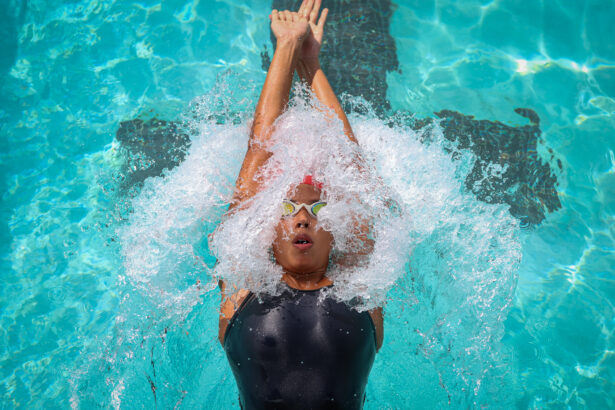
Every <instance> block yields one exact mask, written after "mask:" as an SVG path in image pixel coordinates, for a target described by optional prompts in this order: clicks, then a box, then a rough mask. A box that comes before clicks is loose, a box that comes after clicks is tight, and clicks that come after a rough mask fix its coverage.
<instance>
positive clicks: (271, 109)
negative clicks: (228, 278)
mask: <svg viewBox="0 0 615 410" xmlns="http://www.w3.org/2000/svg"><path fill="white" fill-rule="evenodd" d="M299 12H301V9H300V10H299ZM303 15H305V13H303ZM269 17H270V19H271V30H272V31H273V34H274V35H275V37H276V39H277V48H276V50H275V53H274V54H273V60H272V61H271V65H270V66H269V71H268V72H267V78H266V79H265V85H263V89H262V91H261V95H260V98H259V100H258V103H257V104H256V110H255V112H254V121H253V123H252V129H251V131H250V139H249V142H248V151H247V152H246V156H245V157H244V159H243V164H242V165H241V170H240V171H239V176H238V178H237V182H236V183H235V194H234V196H233V201H232V202H231V205H230V207H229V211H230V210H232V209H233V208H235V207H237V206H238V205H240V204H241V203H242V202H243V201H245V200H246V199H249V198H251V197H252V196H254V194H256V193H257V192H258V191H259V189H260V186H261V184H262V182H263V181H259V180H257V175H258V170H259V168H260V167H261V166H262V165H263V164H264V163H265V162H266V161H267V159H269V157H270V156H271V153H270V152H269V151H268V150H267V141H268V140H269V138H270V137H271V133H272V132H273V124H274V122H275V120H276V119H277V118H278V117H279V116H280V114H282V112H283V111H284V108H285V107H286V104H287V103H288V96H289V94H290V87H291V84H292V80H293V74H294V72H295V69H296V64H297V58H298V55H299V50H300V48H301V45H302V43H303V40H304V39H305V37H306V36H307V34H308V32H309V30H310V26H309V24H308V20H307V17H302V16H301V15H300V13H296V12H290V11H280V12H278V11H277V10H273V11H272V12H271V15H270V16H269ZM219 286H220V291H221V293H222V303H221V306H220V317H219V328H218V338H219V340H220V343H224V334H225V332H226V328H227V327H228V324H229V322H230V320H231V318H232V317H233V314H234V313H235V310H237V308H239V306H240V305H241V303H242V302H243V300H244V299H245V298H246V297H247V295H248V294H249V292H248V291H247V290H246V289H236V288H229V287H228V286H227V284H226V283H225V282H224V281H222V280H220V281H219Z"/></svg>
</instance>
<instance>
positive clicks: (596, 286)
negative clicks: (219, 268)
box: [0, 0, 615, 409]
mask: <svg viewBox="0 0 615 410" xmlns="http://www.w3.org/2000/svg"><path fill="white" fill-rule="evenodd" d="M6 3H7V4H6V6H5V7H4V8H3V9H2V10H0V22H2V36H0V45H1V48H0V49H1V50H2V51H1V52H0V89H1V90H0V119H1V123H0V130H1V133H2V137H1V139H0V144H2V151H1V152H2V154H1V155H2V157H1V158H2V159H1V162H0V173H1V176H2V178H1V179H0V193H1V194H2V206H1V208H0V211H1V215H2V218H1V220H2V223H1V224H0V236H1V239H2V240H0V255H1V257H2V259H1V263H2V272H3V276H2V278H3V286H2V287H1V288H0V309H1V317H0V395H1V397H2V408H13V407H25V408H66V407H69V406H72V407H76V408H93V407H101V406H102V407H115V408H120V407H121V408H153V407H155V406H157V407H159V408H172V407H178V408H233V407H234V408H238V402H237V390H236V387H235V383H234V380H233V377H232V374H231V372H230V368H229V367H228V365H227V363H226V357H225V356H224V353H223V351H222V349H221V348H220V346H219V344H218V342H217V306H218V303H219V293H218V291H217V288H216V286H217V281H216V279H215V277H214V276H215V274H216V273H220V272H216V271H215V266H214V265H215V257H214V253H216V254H217V255H218V256H219V257H221V258H223V257H224V255H230V254H231V253H232V246H233V243H232V241H231V243H230V245H229V246H230V247H229V248H228V249H221V248H220V244H219V243H218V244H217V245H216V242H215V238H214V237H212V236H211V235H210V234H211V233H212V232H214V231H215V229H216V227H218V225H219V223H220V221H221V218H222V215H223V214H224V211H225V206H226V204H227V202H228V199H229V195H230V193H231V191H232V186H233V182H234V178H235V177H236V175H237V173H238V171H239V167H240V165H241V159H242V157H243V154H244V152H245V146H246V141H247V133H248V130H249V125H250V121H251V115H252V112H253V108H254V105H255V103H256V99H257V98H258V92H259V88H260V86H261V85H262V83H263V81H264V77H265V70H264V68H266V67H267V64H268V61H269V58H270V57H271V51H272V48H273V46H272V44H271V41H270V35H269V29H268V18H267V15H268V12H269V10H270V6H271V4H269V3H267V2H260V1H252V2H250V1H244V2H238V1H237V2H234V1H216V2H213V1H212V2H210V1H203V0H201V1H200V2H199V1H185V0H177V1H165V2H162V3H160V2H157V1H140V2H125V1H95V0H90V1H74V2H65V3H63V2H60V1H37V0H30V1H27V2H20V1H17V0H9V1H8V2H6ZM285 4H287V3H285V2H283V1H278V0H275V1H274V5H275V6H276V7H282V6H284V5H285ZM344 4H345V3H343V2H339V1H338V2H326V1H325V5H326V6H328V7H330V8H331V11H332V12H331V17H330V20H331V21H330V25H331V27H330V30H329V35H330V37H329V39H328V40H327V43H326V44H325V46H324V49H323V53H325V56H323V65H324V66H325V68H327V70H328V71H327V72H329V73H330V76H331V78H332V82H333V83H334V86H335V87H336V89H337V90H338V91H340V92H342V91H345V92H347V93H350V94H354V96H352V95H347V96H346V97H344V99H343V100H344V104H345V107H346V108H347V109H348V110H349V112H351V115H350V119H351V122H352V125H353V127H354V129H355V132H356V134H357V137H358V139H359V141H360V144H361V146H362V149H363V151H364V156H365V158H366V159H367V161H368V162H369V166H370V169H371V172H373V179H370V180H369V181H367V182H366V181H361V183H365V184H367V185H364V186H363V188H365V187H368V188H373V189H372V190H371V191H370V190H368V189H363V191H362V190H361V189H359V188H357V187H360V186H361V185H357V186H354V185H352V184H350V183H349V184H346V185H347V186H344V182H343V181H350V180H352V181H355V180H353V179H352V178H353V176H352V175H353V174H352V173H349V174H343V173H342V168H336V166H339V165H340V164H339V163H335V161H330V158H328V157H326V156H325V154H326V153H339V152H346V151H344V150H345V149H346V148H344V146H343V144H342V145H336V144H328V145H323V146H317V144H313V146H308V147H304V149H305V152H310V153H311V154H310V155H312V156H310V155H305V156H304V157H303V158H301V157H300V156H296V155H295V156H293V155H288V156H286V157H284V156H283V155H284V153H283V152H282V151H281V152H280V155H281V156H280V158H286V160H287V161H288V162H283V161H282V162H281V164H282V168H284V166H288V167H291V168H292V166H293V164H296V163H300V164H301V167H303V168H300V169H304V168H305V169H306V170H308V169H310V167H314V166H316V165H317V166H318V167H321V168H326V169H327V170H329V174H326V173H325V174H324V175H323V178H325V179H326V178H329V180H328V182H329V185H330V186H331V187H336V186H337V187H339V188H340V191H339V192H341V193H340V195H342V193H343V192H344V190H347V191H349V192H351V195H358V196H360V197H361V198H362V200H363V201H365V203H367V204H369V206H367V208H368V209H369V210H370V212H373V215H377V218H376V220H377V221H378V225H377V227H378V232H379V234H378V235H379V237H380V238H381V239H382V241H381V244H382V245H381V248H377V249H376V251H375V253H374V255H373V260H371V264H370V263H368V264H366V265H364V266H362V267H361V269H359V270H358V273H357V276H356V282H353V281H352V280H349V281H348V282H346V283H347V286H346V287H341V289H342V292H341V293H340V297H342V298H343V297H346V296H348V295H349V294H350V293H352V292H356V291H357V290H356V288H353V287H352V286H351V285H352V283H355V284H356V283H360V284H361V285H364V287H362V288H361V289H363V291H366V292H367V295H370V294H371V295H373V297H374V298H375V299H374V300H380V299H379V298H383V299H385V300H386V306H385V343H384V347H383V348H382V350H381V352H380V353H379V354H378V357H377V359H376V362H375V364H374V368H373V370H372V373H371V376H370V380H369V384H368V388H367V402H366V408H370V409H381V408H443V407H448V406H449V405H450V407H452V408H467V407H472V408H473V407H479V406H484V405H486V406H490V407H493V408H562V407H570V408H613V407H615V394H614V393H613V392H614V391H615V355H614V353H613V352H614V351H615V345H614V344H615V340H614V337H615V336H614V329H615V320H614V319H613V318H614V317H615V307H614V306H613V300H615V277H614V275H613V272H614V271H615V228H614V227H615V43H613V41H612V39H613V38H615V25H613V24H612V22H613V21H615V4H614V3H612V2H611V1H608V0H592V1H590V0H586V1H582V0H579V1H576V2H564V1H557V0H543V1H534V2H521V1H514V0H500V1H492V2H486V1H474V0H472V1H464V2H454V1H438V2H435V1H413V0H409V1H405V2H396V3H395V4H391V3H388V2H386V1H383V2H369V3H365V4H364V3H363V2H360V1H357V2H356V3H355V4H354V5H353V7H352V8H350V7H349V6H345V5H344ZM345 56H346V57H345ZM348 56H350V57H348ZM358 97H362V98H358ZM370 104H371V105H370ZM518 108H523V109H524V110H517V112H515V109H518ZM434 113H438V114H434ZM319 115H320V114H315V113H314V112H313V110H310V109H309V108H308V107H307V106H306V100H305V96H304V95H303V94H302V93H301V92H300V91H298V92H297V93H296V96H295V99H294V100H293V104H292V108H291V109H290V111H289V112H288V113H287V115H286V117H285V121H286V122H285V123H284V127H282V128H281V129H282V131H281V134H280V135H279V136H278V138H279V139H280V141H288V139H291V140H292V137H293V136H295V135H297V134H300V133H302V132H303V133H305V135H304V138H305V141H311V140H310V139H309V138H314V135H316V134H318V135H324V136H327V138H335V135H336V133H337V132H339V130H340V129H339V124H336V123H330V122H327V121H325V120H323V118H322V117H319ZM470 116H473V118H471V117H470ZM432 118H437V119H438V121H432V120H430V119H432ZM304 124H310V125H311V126H312V131H309V130H305V129H304V128H305V127H304ZM318 127H320V128H318ZM314 130H316V131H314ZM310 132H312V133H311V134H310ZM327 150H328V151H327ZM323 153H324V154H323ZM310 158H311V159H310ZM312 160H313V161H312ZM292 161H296V162H292ZM310 161H312V162H310ZM327 161H329V162H327ZM342 165H343V164H342ZM327 167H328V168H327ZM332 171H335V172H332ZM289 172H290V173H287V174H288V175H290V176H289V177H288V178H287V180H283V181H282V182H284V181H285V183H289V184H290V183H291V182H292V178H293V176H292V175H291V174H292V172H291V171H289ZM344 178H346V179H345V180H344ZM375 181H378V184H381V185H369V184H376V182H375ZM355 182H358V180H356V181H355ZM276 192H277V191H275V190H274V191H271V193H270V194H271V197H276V195H278V194H279V195H283V193H281V192H277V193H276ZM335 192H336V191H335V190H334V189H333V188H332V189H331V195H332V196H334V195H336V194H335ZM375 193H382V195H380V196H389V197H390V198H392V199H393V200H394V202H395V204H396V207H393V208H387V207H383V206H381V205H382V204H380V202H378V201H379V200H381V199H382V198H379V196H378V195H375ZM361 195H363V196H361ZM342 196H343V195H342ZM266 199H267V198H266V197H263V198H262V199H261V202H262V206H263V208H261V209H265V210H266V209H267V206H270V205H271V204H267V201H266ZM272 209H273V208H272ZM331 210H332V211H331V212H332V213H331V215H332V216H331V218H333V215H335V214H334V208H333V207H331ZM254 212H255V214H254V215H257V216H258V215H260V214H259V212H261V211H259V210H254ZM267 212H269V211H265V212H264V213H263V214H264V215H265V216H266V215H269V214H267ZM387 212H390V213H389V214H387ZM254 215H252V214H248V216H254ZM272 215H273V214H272ZM378 218H379V219H378ZM323 220H324V219H323ZM228 222H229V223H228V224H227V225H226V226H227V227H228V229H230V230H227V231H225V232H226V233H227V234H229V235H230V236H228V237H229V238H233V237H236V236H233V234H235V235H236V234H237V232H238V231H237V229H238V228H237V227H236V226H235V227H234V225H233V223H239V222H241V221H235V222H233V221H228ZM233 229H235V230H233ZM258 239H259V237H257V236H255V237H254V238H253V240H255V241H257V240H258ZM224 243H229V241H227V242H224ZM216 246H218V247H217V248H216ZM236 246H237V248H238V250H239V251H241V249H242V248H241V246H242V245H241V244H237V245H236ZM263 249H265V248H263ZM225 252H226V253H225ZM221 255H222V256H221ZM245 261H248V262H249V261H250V260H249V259H248V258H244V259H242V260H239V262H241V263H244V262H245ZM222 262H224V260H223V261H222ZM262 263H263V264H264V263H266V260H264V259H263V261H262ZM255 266H257V265H255ZM258 266H264V265H258ZM380 267H383V268H380ZM272 280H273V279H272ZM365 289H367V290H365ZM344 291H346V292H347V293H346V294H344V293H343V292H344ZM364 296H366V295H364Z"/></svg>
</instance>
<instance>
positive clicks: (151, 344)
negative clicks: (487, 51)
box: [84, 83, 520, 405]
mask: <svg viewBox="0 0 615 410" xmlns="http://www.w3.org/2000/svg"><path fill="white" fill-rule="evenodd" d="M226 89H227V86H225V85H224V83H222V85H219V86H218V87H217V88H216V89H214V91H212V93H211V95H209V96H206V97H204V98H203V99H201V100H199V101H198V102H197V103H196V104H195V105H194V106H196V107H198V108H197V109H196V111H194V110H193V114H194V113H197V114H198V115H197V116H196V117H195V116H194V115H193V116H192V117H191V118H189V119H187V120H186V124H185V126H186V129H188V130H190V134H191V135H192V137H191V139H192V144H191V147H190V150H189V152H188V153H187V155H186V157H185V160H184V161H183V162H182V163H181V164H180V165H179V166H177V167H176V168H174V169H173V170H171V171H168V172H166V174H164V175H163V176H161V177H155V178H149V179H147V180H146V181H145V183H144V185H143V188H142V190H141V192H140V193H139V194H138V195H137V196H136V197H135V198H134V199H133V200H132V204H131V213H130V215H129V217H128V221H127V223H125V224H123V225H121V226H119V227H118V228H117V235H118V238H119V241H120V244H121V254H122V257H123V260H124V267H125V271H124V274H123V275H121V276H120V278H119V281H120V289H121V293H122V295H123V297H122V303H121V305H120V309H119V312H118V315H117V317H116V325H115V330H114V331H115V332H116V334H115V335H114V337H113V338H109V340H108V341H107V342H106V344H105V349H104V350H103V351H101V352H99V357H100V356H101V355H102V357H104V358H105V362H106V363H107V364H106V366H107V367H108V368H109V369H111V370H108V372H106V373H105V372H103V373H104V374H105V377H104V379H105V380H107V382H106V385H102V384H101V383H102V382H98V383H97V386H98V389H100V391H101V392H102V391H107V393H106V397H107V398H108V400H106V401H105V400H104V399H103V400H98V401H96V402H98V403H100V402H108V403H111V401H112V402H113V403H115V404H118V405H119V404H121V403H122V402H123V401H124V400H129V399H130V397H137V396H138V395H139V392H141V393H140V394H145V392H147V391H148V390H149V392H147V395H148V396H151V397H152V398H151V400H153V403H156V404H158V405H161V403H166V404H169V405H174V403H176V402H178V401H180V402H182V403H184V404H186V403H190V402H196V401H197V400H198V397H203V396H206V395H209V394H211V391H210V390H208V389H209V388H214V387H212V386H211V383H209V384H207V385H202V386H200V387H199V386H198V385H197V384H195V383H194V380H201V379H202V378H203V377H205V376H199V374H200V375H207V377H206V378H211V377H212V375H217V376H216V377H219V378H222V380H224V383H225V384H226V386H227V390H225V393H224V394H223V395H222V396H221V397H222V399H221V400H223V401H224V400H232V398H233V397H234V394H233V392H232V391H233V387H232V386H233V383H232V378H231V377H230V376H229V374H228V369H226V367H224V365H222V363H224V357H223V354H222V351H221V349H220V348H219V347H218V346H216V343H217V342H216V339H215V324H214V323H215V315H216V312H217V309H218V303H219V297H218V295H217V292H216V291H215V290H214V288H215V286H216V283H217V279H219V278H224V279H225V280H227V281H229V282H230V283H232V284H234V285H236V286H239V287H243V288H249V289H251V290H253V291H257V292H271V293H275V292H276V291H277V290H278V287H277V285H278V283H279V281H280V274H281V270H280V267H279V266H277V265H276V264H275V263H273V262H272V261H271V259H270V257H269V247H270V246H271V243H272V240H273V235H274V226H275V224H276V223H277V221H278V220H279V218H280V212H281V210H280V206H279V204H280V202H281V200H282V199H283V198H284V197H285V196H286V194H287V192H288V190H289V189H291V188H292V187H293V186H294V185H295V184H296V183H297V181H300V180H302V178H303V176H304V175H305V174H308V173H309V174H312V175H314V177H315V178H316V179H317V180H319V181H322V182H323V184H324V185H325V189H324V194H323V195H324V198H325V200H327V201H328V205H327V207H325V208H324V209H323V210H322V211H321V213H320V214H319V220H318V223H319V224H320V225H321V226H322V228H323V229H327V230H329V231H330V232H331V233H332V234H333V237H334V252H333V253H334V255H335V256H334V258H333V260H332V266H331V269H330V272H329V273H328V274H329V275H330V276H331V277H332V278H333V279H334V281H335V283H336V286H335V287H334V288H333V289H334V292H333V296H334V297H337V298H338V299H341V300H350V299H352V298H355V297H356V296H361V298H360V300H361V301H362V304H361V305H360V308H361V309H368V308H372V307H374V306H380V305H383V304H385V305H386V312H387V314H388V315H392V319H394V318H399V317H403V318H404V320H405V322H406V324H407V325H406V326H405V327H404V328H398V329H396V334H394V335H391V336H389V341H388V343H389V344H391V346H395V345H396V344H397V343H398V342H399V341H400V340H402V339H404V338H405V337H406V336H408V335H409V334H413V335H416V334H419V335H421V340H422V342H421V344H420V346H419V347H418V351H420V352H421V353H422V356H423V357H424V358H426V360H428V361H429V363H431V365H432V366H433V368H432V370H433V371H434V372H435V373H436V374H438V375H439V376H438V377H439V379H440V384H441V387H442V388H443V389H444V390H445V391H447V392H448V393H447V394H448V396H449V399H448V400H449V401H450V402H454V403H457V404H465V405H470V404H472V403H474V404H476V403H482V402H483V401H484V400H487V401H489V398H490V397H493V396H492V395H493V388H491V387H489V388H485V387H484V386H485V384H488V383H486V380H487V376H488V375H489V380H495V379H497V378H498V377H499V376H498V375H497V374H499V373H498V372H501V369H500V367H501V363H500V362H501V360H502V357H503V356H502V352H501V349H500V347H499V339H500V338H501V336H502V329H503V324H502V322H503V320H504V318H505V317H506V313H507V311H508V306H509V304H510V301H511V298H512V294H513V292H514V289H515V285H516V274H515V269H516V266H517V264H518V261H519V258H520V250H519V243H518V240H517V230H518V228H517V226H518V224H517V223H516V221H515V220H514V219H513V218H512V217H511V216H510V214H509V213H508V212H507V210H506V208H505V207H504V206H501V205H489V204H485V203H483V202H480V201H478V200H477V199H476V198H475V197H474V196H473V194H471V193H469V192H467V191H466V190H465V188H464V184H463V181H464V179H465V177H466V176H467V172H468V170H469V169H471V167H472V163H473V161H474V158H473V157H472V155H471V154H470V153H468V152H465V151H459V150H458V151H457V152H456V155H454V157H456V158H458V159H457V160H455V161H453V160H451V155H450V151H451V150H455V146H454V145H452V144H451V143H450V142H447V141H446V140H445V139H444V138H443V137H442V136H441V133H439V130H438V127H437V125H435V126H433V125H432V126H431V127H432V128H431V129H429V130H421V131H413V130H411V129H410V128H409V127H408V128H406V127H403V126H399V125H396V126H394V127H390V126H387V125H385V123H384V122H383V121H382V120H380V119H378V118H377V116H376V115H375V114H374V113H373V111H372V110H371V109H370V107H369V106H368V105H367V104H365V103H364V102H363V101H362V100H360V99H351V100H352V101H351V102H352V103H354V104H358V105H362V106H363V109H362V110H355V111H356V112H362V113H363V114H354V115H353V116H352V117H351V118H350V120H351V123H352V125H353V129H354V131H355V134H356V137H357V139H358V141H359V146H357V145H356V144H354V143H352V142H350V141H349V140H348V139H347V138H345V137H344V136H343V127H342V124H341V122H340V121H339V120H337V119H334V118H332V116H331V115H330V113H328V112H327V110H326V109H324V108H323V107H320V106H318V104H317V103H316V102H314V100H313V99H312V98H311V96H309V93H308V95H307V96H306V92H305V90H302V89H300V88H298V89H296V90H295V93H294V95H295V96H294V97H293V99H292V102H291V104H290V107H289V109H288V110H287V112H286V113H284V115H282V116H281V117H280V118H279V119H278V121H277V123H276V128H275V132H274V134H273V136H272V139H271V143H270V145H269V147H268V148H269V149H270V150H271V152H272V153H273V155H272V157H271V158H270V160H269V161H268V162H267V164H266V165H265V166H264V167H263V169H262V175H263V176H265V177H266V179H267V180H268V183H267V184H266V185H265V187H264V189H263V190H262V192H260V193H259V194H257V195H256V196H255V197H254V198H252V199H251V200H250V201H249V202H248V203H247V204H246V205H245V206H243V207H241V208H238V209H237V211H236V212H233V213H231V214H230V215H228V216H226V217H224V216H223V215H224V213H225V210H226V208H227V205H228V204H229V202H230V200H231V196H232V192H233V188H234V182H235V179H236V177H237V174H238V172H239V168H240V166H241V161H242V159H243V155H244V154H245V149H246V146H247V138H248V133H249V125H250V121H249V119H248V118H247V117H246V116H245V115H242V114H237V111H236V110H233V109H232V107H236V106H237V105H234V103H235V101H234V99H233V98H229V97H219V96H221V95H225V90H226ZM252 101H253V100H252ZM243 105H244V107H250V103H246V102H245V101H244V102H243ZM427 131H429V132H427ZM357 216H360V217H362V218H367V219H368V220H369V225H370V226H371V231H370V236H371V237H372V238H373V239H374V240H375V246H374V249H373V251H372V253H371V254H370V256H369V257H368V258H364V259H359V260H357V261H356V263H354V264H352V265H350V266H348V265H344V264H341V263H338V262H337V261H339V260H343V258H342V256H343V255H346V254H348V253H352V252H353V251H354V250H355V249H356V247H357V246H359V245H360V244H359V243H358V242H357V241H356V238H355V235H354V230H353V226H354V219H353V218H356V217H357ZM216 262H217V264H216ZM401 304H405V305H407V306H409V307H410V309H407V310H405V311H401V310H398V308H399V306H400V305H401ZM203 315H209V316H210V320H211V323H210V324H208V325H207V326H205V325H203V324H202V323H200V322H199V321H198V320H196V318H198V317H202V316H203ZM385 323H386V322H385ZM195 331H198V332H201V333H200V339H199V343H194V344H192V345H184V344H183V343H184V342H185V339H186V336H184V333H186V334H192V333H194V332H195ZM171 345H182V351H183V353H182V355H183V356H185V357H192V356H195V355H198V354H200V353H201V352H202V351H203V350H205V351H207V352H209V353H208V354H209V356H208V357H209V360H208V362H201V364H200V365H199V364H197V363H187V362H182V363H179V364H178V362H177V360H176V359H173V358H172V357H171V355H170V354H169V346H171ZM416 348H417V347H416V346H415V347H414V349H412V348H406V349H405V350H402V351H400V352H398V354H397V355H396V356H395V357H394V358H387V350H386V349H387V347H386V345H385V349H384V350H383V354H382V355H381V357H379V360H391V363H390V366H389V369H388V370H386V371H387V372H394V371H395V369H396V368H398V367H399V366H401V365H407V364H408V363H412V362H413V360H415V359H414V355H415V351H416ZM91 363H95V361H92V362H91ZM154 363H156V365H154ZM173 366H179V369H174V370H173V371H167V372H166V373H161V370H160V369H161V368H162V369H167V370H169V369H170V368H172V367H173ZM221 366H222V367H221ZM95 367H96V366H92V367H91V372H90V373H91V374H90V375H89V376H88V377H85V378H84V380H90V381H91V380H92V379H93V378H94V374H99V371H97V370H94V368H95ZM88 372H89V371H88ZM92 372H93V373H92ZM86 373H87V372H86ZM181 373H185V374H191V375H192V378H191V380H192V381H188V380H187V379H186V377H180V379H181V380H182V383H183V384H182V385H190V386H192V387H191V388H190V389H188V388H182V389H178V388H177V387H171V386H176V384H177V377H179V376H178V374H181ZM406 373H407V370H406ZM495 373H497V374H496V375H495V376H494V374H495ZM143 374H147V375H148V376H147V379H146V380H147V383H145V382H144V380H145V379H144V377H143ZM500 376H501V375H500ZM384 377H386V376H384ZM206 386H209V387H206ZM417 388H420V383H418V384H417ZM389 389H390V388H389ZM152 392H153V394H152ZM390 393H391V392H389V391H388V390H387V389H386V388H384V389H380V390H379V391H378V393H377V394H378V395H380V396H381V398H382V399H383V400H384V402H386V399H385V398H386V395H387V394H390ZM100 394H101V393H96V394H95V395H96V396H99V395H100ZM374 399H375V400H376V401H379V400H378V398H374ZM225 403H227V404H228V401H227V402H225Z"/></svg>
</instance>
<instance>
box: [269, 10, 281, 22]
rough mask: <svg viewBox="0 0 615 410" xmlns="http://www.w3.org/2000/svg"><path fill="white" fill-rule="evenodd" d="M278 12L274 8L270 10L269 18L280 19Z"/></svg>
mask: <svg viewBox="0 0 615 410" xmlns="http://www.w3.org/2000/svg"><path fill="white" fill-rule="evenodd" d="M279 14H280V13H278V11H277V10H276V9H273V10H271V20H272V21H273V20H274V19H277V20H279V19H280V15H279Z"/></svg>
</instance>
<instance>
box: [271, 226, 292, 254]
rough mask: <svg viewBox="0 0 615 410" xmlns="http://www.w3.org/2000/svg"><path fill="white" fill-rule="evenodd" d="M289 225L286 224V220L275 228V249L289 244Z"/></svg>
mask: <svg viewBox="0 0 615 410" xmlns="http://www.w3.org/2000/svg"><path fill="white" fill-rule="evenodd" d="M287 225H288V223H285V221H284V220H282V221H280V222H279V223H278V224H277V225H276V227H275V236H274V238H273V247H274V248H276V247H280V246H284V245H285V244H287V243H290V242H289V238H290V236H289V232H290V229H289V227H288V226H287Z"/></svg>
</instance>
